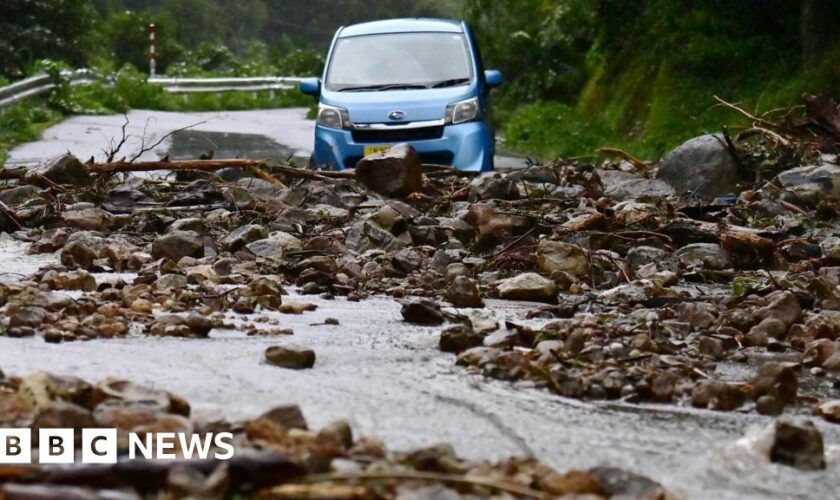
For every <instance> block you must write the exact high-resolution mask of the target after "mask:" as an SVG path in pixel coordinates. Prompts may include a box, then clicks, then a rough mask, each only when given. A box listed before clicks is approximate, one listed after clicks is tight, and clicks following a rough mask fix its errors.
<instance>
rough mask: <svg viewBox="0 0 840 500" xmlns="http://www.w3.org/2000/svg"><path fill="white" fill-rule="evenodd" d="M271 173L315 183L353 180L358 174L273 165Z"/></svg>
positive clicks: (270, 168)
mask: <svg viewBox="0 0 840 500" xmlns="http://www.w3.org/2000/svg"><path fill="white" fill-rule="evenodd" d="M268 169H269V171H271V172H277V173H281V174H284V175H291V176H293V177H300V178H303V179H312V180H315V181H329V180H332V179H352V178H354V177H355V176H356V174H355V173H354V172H353V171H352V170H351V171H347V170H341V171H338V172H333V171H331V170H318V171H315V170H309V169H307V168H297V167H288V166H285V165H271V166H270V167H268Z"/></svg>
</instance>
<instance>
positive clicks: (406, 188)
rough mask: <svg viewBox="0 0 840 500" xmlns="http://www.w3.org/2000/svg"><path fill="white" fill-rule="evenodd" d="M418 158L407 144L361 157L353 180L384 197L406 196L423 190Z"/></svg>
mask: <svg viewBox="0 0 840 500" xmlns="http://www.w3.org/2000/svg"><path fill="white" fill-rule="evenodd" d="M422 174H423V165H422V162H421V161H420V155H419V154H417V151H415V150H414V148H413V147H411V146H410V145H408V144H404V143H403V144H397V145H395V146H393V147H392V148H391V149H389V150H388V151H382V152H379V153H375V154H371V155H368V156H365V157H364V158H362V159H361V160H359V162H358V163H357V164H356V180H358V181H359V182H361V183H362V184H364V185H365V186H366V187H367V188H368V189H370V190H372V191H376V192H377V193H379V194H384V195H386V196H398V195H408V194H411V193H413V192H415V191H420V190H421V189H423V175H422Z"/></svg>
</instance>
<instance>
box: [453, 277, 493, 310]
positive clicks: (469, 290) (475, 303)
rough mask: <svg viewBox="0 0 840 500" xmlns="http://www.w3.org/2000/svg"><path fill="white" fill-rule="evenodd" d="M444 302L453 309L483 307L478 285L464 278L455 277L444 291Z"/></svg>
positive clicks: (472, 280) (470, 279)
mask: <svg viewBox="0 0 840 500" xmlns="http://www.w3.org/2000/svg"><path fill="white" fill-rule="evenodd" d="M446 300H448V301H449V302H450V303H451V304H452V305H453V306H455V307H484V301H483V300H481V291H480V290H479V289H478V283H476V281H475V280H474V279H472V278H468V277H466V276H456V277H455V278H454V279H453V280H452V282H451V283H450V284H449V288H447V289H446Z"/></svg>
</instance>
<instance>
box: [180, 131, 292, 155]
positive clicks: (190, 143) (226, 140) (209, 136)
mask: <svg viewBox="0 0 840 500" xmlns="http://www.w3.org/2000/svg"><path fill="white" fill-rule="evenodd" d="M211 151H212V155H213V158H216V159H228V158H250V159H268V160H272V161H276V162H285V161H287V160H288V159H289V158H291V157H292V156H293V154H294V150H292V149H291V148H288V147H286V146H283V145H282V144H280V143H278V142H277V141H275V140H273V139H271V138H269V137H266V136H262V135H256V134H239V133H234V132H204V131H199V130H184V131H182V132H178V133H177V134H175V135H174V136H172V139H171V144H170V146H169V150H168V151H167V153H168V154H169V158H170V159H172V160H195V159H197V158H199V157H200V156H201V155H207V154H209V153H210V152H211Z"/></svg>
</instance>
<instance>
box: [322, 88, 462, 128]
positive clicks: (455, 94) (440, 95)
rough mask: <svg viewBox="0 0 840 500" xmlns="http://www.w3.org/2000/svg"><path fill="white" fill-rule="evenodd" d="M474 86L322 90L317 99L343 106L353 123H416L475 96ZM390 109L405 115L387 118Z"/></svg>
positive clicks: (439, 116)
mask: <svg viewBox="0 0 840 500" xmlns="http://www.w3.org/2000/svg"><path fill="white" fill-rule="evenodd" d="M475 89H476V87H475V86H474V85H466V86H460V87H447V88H442V89H412V90H382V91H365V92H334V91H324V92H323V93H322V94H321V102H322V103H324V104H328V105H330V106H338V107H342V108H346V109H347V111H348V112H349V114H350V120H351V121H352V122H353V123H404V122H416V121H424V120H439V119H441V118H443V117H444V115H445V114H446V106H447V105H449V104H450V103H452V102H456V101H460V100H463V99H469V98H470V97H473V96H475V94H476V90H475ZM392 111H402V112H403V113H405V118H403V119H402V120H393V119H391V118H389V117H388V115H389V114H390V113H391V112H392Z"/></svg>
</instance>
